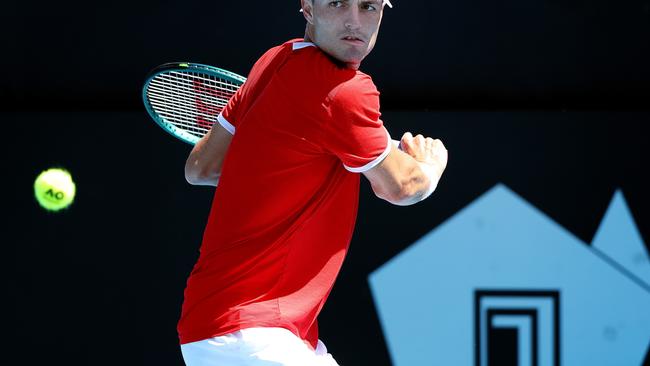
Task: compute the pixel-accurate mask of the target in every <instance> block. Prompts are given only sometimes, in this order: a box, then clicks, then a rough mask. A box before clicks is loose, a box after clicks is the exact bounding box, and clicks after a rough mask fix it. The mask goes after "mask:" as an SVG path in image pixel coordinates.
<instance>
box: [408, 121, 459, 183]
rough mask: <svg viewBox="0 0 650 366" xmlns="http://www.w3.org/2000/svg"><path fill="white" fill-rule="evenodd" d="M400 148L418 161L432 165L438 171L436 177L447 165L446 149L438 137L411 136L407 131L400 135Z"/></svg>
mask: <svg viewBox="0 0 650 366" xmlns="http://www.w3.org/2000/svg"><path fill="white" fill-rule="evenodd" d="M400 148H401V149H402V151H404V152H405V153H407V154H409V155H411V156H412V157H413V158H414V159H415V160H417V161H418V162H421V163H425V164H429V165H433V166H434V167H435V169H436V171H438V173H439V175H438V178H440V176H442V173H443V172H444V170H445V168H446V167H447V149H446V148H445V145H444V144H443V143H442V141H440V140H438V139H433V138H431V137H424V136H422V135H416V136H415V137H413V135H412V134H411V133H410V132H407V133H405V134H404V135H403V136H402V139H401V141H400Z"/></svg>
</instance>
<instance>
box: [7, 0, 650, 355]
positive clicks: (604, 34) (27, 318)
mask: <svg viewBox="0 0 650 366" xmlns="http://www.w3.org/2000/svg"><path fill="white" fill-rule="evenodd" d="M394 5H395V9H392V10H387V12H386V16H385V19H384V25H383V28H382V34H381V35H380V40H379V43H378V46H377V49H376V50H375V52H374V53H373V54H372V55H371V56H370V57H369V58H368V60H367V62H366V63H364V65H363V69H364V70H365V71H366V72H368V73H369V74H371V75H372V76H373V78H374V80H375V83H376V84H377V85H378V87H379V89H380V90H381V91H382V106H383V107H382V108H383V112H384V116H383V117H384V120H385V122H386V125H387V127H388V129H389V131H390V132H391V134H392V135H393V136H398V135H399V134H401V133H402V132H404V131H407V130H411V131H417V132H422V133H425V134H429V135H433V136H436V137H440V138H442V139H443V140H444V141H445V143H446V144H447V147H448V149H449V151H450V163H449V168H448V171H447V173H446V177H445V180H444V181H443V182H442V183H441V185H440V187H439V189H438V192H437V193H436V195H435V196H434V197H432V198H431V199H429V200H428V201H426V202H424V203H422V204H420V205H417V206H413V207H409V208H399V207H393V206H390V205H388V204H386V203H384V202H382V201H380V200H378V199H376V198H374V197H372V194H371V192H370V190H369V187H368V185H367V184H365V183H364V184H363V185H362V192H361V203H360V212H359V219H358V225H357V228H356V231H355V235H354V237H353V242H352V246H351V251H350V254H349V256H348V258H347V260H346V263H345V265H344V267H343V270H342V273H341V276H340V278H339V280H338V282H337V284H336V286H335V289H334V291H333V293H332V295H331V297H330V300H329V301H328V304H327V305H326V306H325V309H324V310H323V313H322V314H321V317H320V324H321V336H322V338H323V339H324V340H325V341H326V343H327V344H328V347H329V348H330V350H331V351H332V353H334V355H335V357H336V358H337V360H338V361H339V362H340V363H341V364H342V365H344V366H346V365H347V366H350V365H388V364H390V361H389V356H388V353H387V350H386V348H385V344H384V340H383V336H382V333H381V329H380V325H379V323H378V321H377V318H376V314H375V310H374V306H373V304H372V299H371V296H370V292H369V288H368V285H367V275H368V274H369V273H370V272H371V271H372V270H374V269H376V268H377V267H378V266H380V265H381V264H382V263H384V262H385V261H387V260H388V259H390V258H391V257H392V256H393V255H395V254H396V253H398V252H399V251H401V250H402V249H404V248H405V247H407V246H408V245H410V244H411V243H412V242H414V241H415V240H417V239H418V238H419V237H421V236H422V235H423V234H425V233H427V232H428V231H429V230H431V229H433V228H434V227H436V226H437V225H438V224H440V223H442V222H443V221H444V220H445V219H447V218H449V217H451V216H452V215H454V214H455V213H456V212H457V211H458V210H459V209H461V208H463V207H464V206H465V205H467V204H469V203H470V202H472V201H473V200H474V199H475V198H477V197H478V196H479V195H480V194H481V193H483V192H485V191H486V190H488V189H489V188H491V187H492V186H494V185H495V184H497V183H505V184H506V185H507V186H509V187H510V188H512V189H513V190H514V191H515V192H517V193H518V194H520V195H522V196H523V197H524V198H525V199H527V200H529V201H530V202H531V203H532V204H533V205H535V206H536V207H538V208H540V209H541V210H542V211H543V212H545V213H546V214H548V215H549V216H550V217H551V218H553V219H555V220H556V221H558V222H559V223H560V224H561V225H563V226H564V227H566V228H567V229H568V230H569V231H571V232H572V233H574V234H575V235H576V236H578V237H579V238H580V239H582V240H584V241H585V242H587V243H589V242H590V241H591V239H592V237H593V235H594V233H595V231H596V228H597V226H598V224H599V223H600V220H601V219H602V216H603V214H604V212H605V210H606V208H607V205H608V204H609V201H610V199H611V197H612V194H613V193H614V190H615V189H619V188H620V189H622V190H623V193H624V195H625V197H626V199H627V200H628V204H629V205H630V209H631V211H632V213H633V215H634V217H635V219H636V221H637V224H638V226H639V229H640V232H641V235H642V237H643V238H644V239H645V242H646V245H647V243H648V240H650V193H648V187H650V179H649V178H648V177H647V174H646V173H647V170H648V165H649V164H648V162H649V159H648V158H649V157H650V148H649V147H648V144H647V138H648V136H650V135H649V134H648V128H647V123H648V121H649V117H650V111H649V110H648V97H649V96H650V87H649V85H650V84H649V81H650V72H649V71H648V65H649V64H650V62H649V61H650V49H649V44H650V42H648V39H650V38H649V36H650V6H649V3H648V1H626V2H622V3H621V2H614V1H613V0H612V1H602V0H601V1H592V2H585V1H569V2H566V1H564V2H561V1H534V2H528V3H521V2H518V1H502V2H496V3H495V2H492V3H489V2H480V1H475V0H464V1H457V2H452V3H443V2H428V1H426V2H425V1H420V2H414V1H400V0H395V1H394ZM297 10H298V2H297V1H295V2H286V3H285V2H283V3H272V2H259V3H251V2H240V3H235V2H228V3H226V2H219V1H210V2H209V1H188V2H185V3H183V4H178V3H172V2H162V1H161V2H155V3H154V2H138V3H133V4H131V3H127V2H124V1H114V2H110V3H92V2H88V3H83V4H82V3H79V4H77V3H52V2H47V3H46V2H36V3H20V4H18V3H9V4H4V5H3V12H2V15H0V16H1V17H2V18H1V19H2V25H1V26H2V27H3V28H4V29H3V32H2V34H3V36H2V37H3V48H4V49H3V54H4V57H3V60H2V61H1V62H2V66H4V67H3V70H5V73H4V77H3V78H2V82H1V83H0V93H1V94H0V97H1V100H2V101H3V105H2V108H3V111H2V112H1V113H0V119H1V120H2V122H3V126H8V127H9V128H8V131H6V132H5V133H6V138H5V143H4V144H3V145H2V149H3V154H2V156H3V162H4V163H5V164H4V167H5V171H4V172H3V175H4V176H5V183H4V184H3V185H6V188H5V189H4V190H3V191H4V198H5V200H6V201H7V203H6V207H10V209H9V210H7V211H6V216H7V217H8V218H9V220H8V221H5V222H7V223H8V225H7V226H8V227H7V228H6V229H5V233H6V235H5V236H4V238H3V240H2V242H3V247H4V250H3V255H2V272H3V273H2V277H1V279H2V288H3V289H4V294H5V296H3V307H4V306H6V307H7V309H8V311H6V312H5V314H6V316H5V322H6V326H5V327H4V329H5V337H7V341H6V342H5V347H3V348H5V349H6V350H7V351H6V352H4V353H3V356H1V357H2V360H1V361H0V363H2V364H8V365H13V364H25V365H39V364H44V363H46V362H47V363H51V362H53V361H56V362H59V361H60V362H63V363H65V364H68V365H88V364H94V365H114V364H124V365H181V364H182V363H181V359H180V353H179V351H178V346H177V338H176V333H175V323H176V320H177V316H178V312H179V310H180V303H181V300H182V297H181V296H182V290H183V287H184V284H185V280H186V277H187V275H188V274H189V271H190V269H191V266H192V265H193V263H194V260H195V259H196V255H197V254H198V252H197V250H198V245H199V242H200V237H201V234H202V230H203V224H204V223H205V219H206V215H207V213H208V208H209V204H210V199H211V190H210V189H209V188H197V187H192V186H189V185H187V184H186V183H185V181H184V178H183V176H182V166H183V163H184V160H185V157H186V155H187V153H188V152H189V147H188V146H186V145H184V144H182V143H181V142H179V141H176V140H174V139H172V138H171V137H169V136H168V135H167V134H165V133H164V132H162V130H160V129H158V127H156V126H155V125H154V124H153V123H152V122H150V121H149V120H148V117H147V116H146V114H145V112H144V110H143V109H142V107H141V104H140V100H139V96H140V94H139V93H140V87H141V84H142V81H143V79H144V75H145V74H146V72H147V71H148V70H149V69H150V68H152V67H154V66H155V65H157V64H159V63H162V62H166V61H170V60H190V61H195V62H202V63H208V64H214V65H217V66H221V67H223V68H227V69H231V70H233V71H236V72H239V73H242V74H245V73H246V71H247V70H248V68H249V67H250V65H252V63H253V62H254V60H255V59H256V57H257V56H259V55H260V54H261V53H262V52H263V51H264V50H265V49H266V48H268V47H270V46H272V45H274V44H277V43H279V42H282V41H284V40H286V39H288V38H292V37H295V36H301V34H302V29H303V22H302V20H301V17H300V14H299V13H298V12H297ZM5 38H6V40H5ZM50 166H63V167H66V168H68V169H69V170H70V171H71V172H72V173H73V175H74V177H75V180H76V182H77V185H78V197H77V200H76V202H75V203H74V205H73V206H72V207H71V208H70V209H69V210H67V211H66V212H63V213H60V214H50V213H46V212H44V211H43V210H41V209H40V208H39V207H38V206H37V204H36V202H35V201H34V199H33V195H32V191H31V187H32V182H33V179H34V178H35V176H36V175H37V174H38V173H39V172H40V171H41V170H43V169H46V168H48V167H50Z"/></svg>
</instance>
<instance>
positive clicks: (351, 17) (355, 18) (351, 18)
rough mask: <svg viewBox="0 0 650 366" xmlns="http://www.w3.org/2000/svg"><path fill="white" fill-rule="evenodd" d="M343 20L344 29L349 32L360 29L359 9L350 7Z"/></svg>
mask: <svg viewBox="0 0 650 366" xmlns="http://www.w3.org/2000/svg"><path fill="white" fill-rule="evenodd" d="M348 9H349V10H348V12H347V14H346V18H345V28H347V29H350V30H357V29H360V28H361V19H360V12H359V8H358V7H356V6H350V7H349V8H348Z"/></svg>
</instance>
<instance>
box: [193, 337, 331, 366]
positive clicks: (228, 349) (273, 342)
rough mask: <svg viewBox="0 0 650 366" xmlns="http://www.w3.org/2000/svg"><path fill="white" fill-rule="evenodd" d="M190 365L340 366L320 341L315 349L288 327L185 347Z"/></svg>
mask: <svg viewBox="0 0 650 366" xmlns="http://www.w3.org/2000/svg"><path fill="white" fill-rule="evenodd" d="M181 352H182V353H183V359H184V360H185V365H187V366H339V365H338V364H337V363H336V361H335V360H334V358H333V357H332V355H330V354H329V353H327V348H326V347H325V345H324V344H323V342H321V341H320V340H319V341H318V346H317V347H316V350H312V349H311V347H309V346H308V345H307V344H306V343H305V342H304V341H303V340H302V339H300V338H299V337H297V336H296V335H295V334H293V333H292V332H291V331H289V330H288V329H284V328H247V329H242V330H239V331H237V332H233V333H230V334H226V335H223V336H219V337H214V338H208V339H204V340H202V341H198V342H192V343H186V344H183V345H181Z"/></svg>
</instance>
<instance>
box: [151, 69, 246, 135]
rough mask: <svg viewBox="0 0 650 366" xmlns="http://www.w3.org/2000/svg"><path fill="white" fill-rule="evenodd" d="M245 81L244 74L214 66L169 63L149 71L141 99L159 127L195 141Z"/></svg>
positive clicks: (206, 130) (207, 128)
mask: <svg viewBox="0 0 650 366" xmlns="http://www.w3.org/2000/svg"><path fill="white" fill-rule="evenodd" d="M245 81H246V78H245V77H243V76H241V75H237V74H235V73H233V72H230V71H226V70H223V69H219V68H217V67H213V66H208V65H201V64H194V63H188V62H186V63H180V62H172V63H166V64H163V65H160V66H158V67H156V68H155V69H153V70H152V71H151V72H150V73H149V74H148V75H147V78H146V81H145V83H144V87H143V88H142V99H143V102H144V106H145V108H146V109H147V112H148V113H149V115H150V116H151V118H153V120H154V121H156V123H158V125H160V127H162V128H163V129H164V130H165V131H167V132H169V133H170V134H172V135H173V136H175V137H177V138H179V139H180V140H182V141H185V142H187V143H189V144H192V145H193V144H195V143H196V142H197V141H198V140H199V139H200V138H201V137H203V136H204V135H205V134H206V133H207V132H208V131H209V130H210V128H212V125H213V124H214V123H215V122H216V120H217V116H218V115H219V113H221V111H222V110H223V108H224V107H225V106H226V104H228V101H229V100H230V98H231V97H232V96H233V95H234V94H235V92H236V91H237V90H238V89H239V87H240V86H241V85H242V84H243V83H244V82H245Z"/></svg>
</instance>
